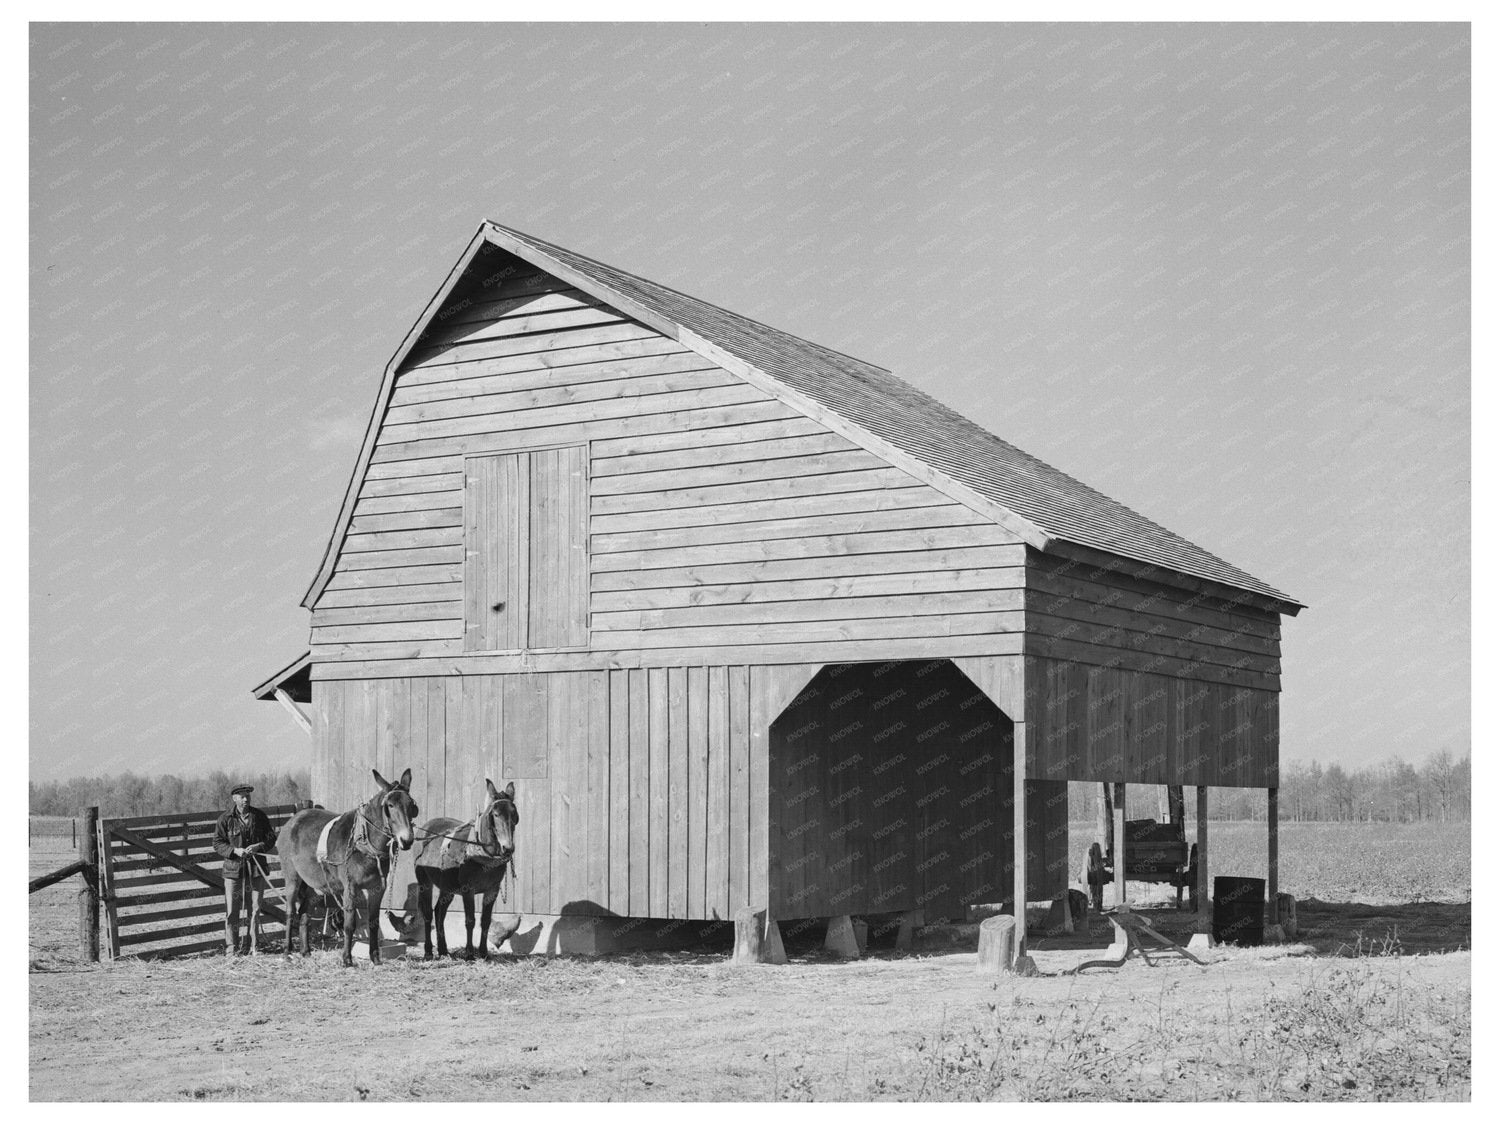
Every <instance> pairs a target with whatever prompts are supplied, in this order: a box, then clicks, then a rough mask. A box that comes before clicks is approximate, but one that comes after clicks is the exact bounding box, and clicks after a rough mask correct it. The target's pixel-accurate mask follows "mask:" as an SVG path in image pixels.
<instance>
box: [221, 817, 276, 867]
mask: <svg viewBox="0 0 1500 1124" xmlns="http://www.w3.org/2000/svg"><path fill="white" fill-rule="evenodd" d="M245 816H246V818H244V819H241V818H240V814H239V812H237V811H236V810H235V809H233V808H231V809H229V811H227V812H225V813H224V814H223V815H222V816H220V817H219V822H218V823H217V824H216V825H214V850H215V851H217V852H218V853H219V855H220V857H221V858H223V860H224V877H225V878H238V877H240V875H241V874H243V873H244V869H245V861H246V860H245V859H243V858H241V857H240V856H238V855H236V854H235V853H234V849H235V848H236V847H249V846H252V845H253V844H256V843H264V844H265V846H264V847H262V848H261V851H260V853H264V852H266V851H268V850H270V849H271V847H272V846H274V845H275V843H276V833H275V832H274V831H273V830H272V829H271V821H270V820H269V819H267V818H266V814H265V813H264V812H262V811H261V810H260V809H259V808H256V807H250V808H246V809H245ZM265 861H266V860H265V859H261V860H260V862H261V864H262V867H261V868H262V869H264V864H265Z"/></svg>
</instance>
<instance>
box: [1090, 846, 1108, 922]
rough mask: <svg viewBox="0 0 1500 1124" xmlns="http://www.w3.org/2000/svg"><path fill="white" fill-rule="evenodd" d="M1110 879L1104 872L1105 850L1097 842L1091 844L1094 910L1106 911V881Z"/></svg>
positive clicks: (1091, 896)
mask: <svg viewBox="0 0 1500 1124" xmlns="http://www.w3.org/2000/svg"><path fill="white" fill-rule="evenodd" d="M1106 881H1108V879H1107V878H1106V877H1105V872H1104V850H1103V849H1102V848H1101V847H1100V846H1099V844H1097V843H1090V844H1089V872H1088V883H1089V899H1090V900H1091V901H1092V902H1093V903H1094V912H1095V913H1102V912H1104V883H1105V882H1106Z"/></svg>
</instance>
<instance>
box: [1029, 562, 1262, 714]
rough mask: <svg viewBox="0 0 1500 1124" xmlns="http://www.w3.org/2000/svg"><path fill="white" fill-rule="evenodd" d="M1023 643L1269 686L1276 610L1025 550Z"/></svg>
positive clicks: (1071, 656) (1125, 664)
mask: <svg viewBox="0 0 1500 1124" xmlns="http://www.w3.org/2000/svg"><path fill="white" fill-rule="evenodd" d="M1026 586H1027V588H1026V603H1025V609H1026V629H1027V649H1026V650H1027V652H1028V654H1031V655H1037V656H1046V657H1050V658H1055V659H1066V660H1074V661H1078V662H1082V663H1089V664H1094V665H1098V666H1105V667H1109V666H1118V667H1122V668H1127V669H1133V670H1136V671H1141V672H1148V673H1149V672H1161V673H1165V674H1170V675H1172V676H1174V677H1178V678H1185V679H1196V680H1201V681H1204V682H1209V683H1219V684H1223V685H1226V686H1231V687H1244V688H1251V689H1255V690H1270V691H1274V690H1277V689H1279V687H1280V679H1279V676H1280V673H1281V660H1280V657H1281V648H1280V625H1279V617H1278V616H1277V615H1276V614H1274V613H1271V612H1267V611H1262V610H1258V609H1253V608H1249V607H1247V606H1244V605H1237V604H1234V603H1231V602H1228V601H1224V600H1220V599H1217V598H1212V597H1205V596H1198V595H1193V594H1189V593H1185V592H1183V591H1182V590H1179V589H1174V588H1172V587H1168V586H1163V585H1158V584H1156V583H1153V582H1149V581H1145V580H1143V579H1140V578H1137V577H1134V576H1132V575H1130V574H1126V573H1123V572H1120V571H1114V570H1106V569H1102V568H1099V567H1092V566H1085V565H1082V564H1079V563H1076V562H1069V561H1067V560H1064V559H1058V558H1054V557H1050V556H1047V555H1043V554H1041V553H1039V552H1037V551H1034V550H1030V549H1028V551H1027V574H1026Z"/></svg>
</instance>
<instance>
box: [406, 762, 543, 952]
mask: <svg viewBox="0 0 1500 1124" xmlns="http://www.w3.org/2000/svg"><path fill="white" fill-rule="evenodd" d="M484 787H485V793H486V797H487V799H486V802H485V806H484V807H483V808H482V809H481V810H480V812H479V814H478V815H476V816H475V817H474V818H473V820H471V821H470V822H468V823H462V822H460V821H459V820H453V819H447V818H446V817H442V816H439V817H438V818H437V819H433V820H428V821H427V822H426V823H425V824H423V825H422V828H421V830H422V832H423V837H422V841H421V842H420V843H419V844H417V852H416V866H417V904H418V905H419V906H420V907H421V910H422V958H423V959H424V960H431V959H432V915H433V905H432V893H433V891H434V890H435V891H436V892H437V945H438V955H439V956H447V955H448V937H447V934H446V933H444V932H443V922H444V920H445V919H446V918H447V916H448V907H449V906H450V905H452V904H453V898H454V896H455V895H458V896H460V897H462V898H463V900H464V958H465V959H466V960H472V959H473V958H474V895H476V894H480V895H482V896H483V900H482V904H481V912H480V918H479V958H480V959H481V960H488V959H489V955H490V951H489V937H490V917H491V915H492V914H493V913H494V910H495V898H496V897H497V896H499V894H500V890H501V887H502V885H503V884H504V880H505V875H506V871H507V870H508V869H509V867H510V865H511V863H512V861H513V860H514V859H515V854H516V824H518V823H520V822H521V816H520V813H519V812H517V811H516V786H515V782H514V781H513V782H511V783H510V784H508V785H506V786H505V788H504V790H503V791H502V790H500V789H497V788H496V787H495V784H494V782H493V781H491V780H489V779H488V778H486V779H485V782H484ZM509 935H510V934H509V933H507V934H506V936H507V937H508V936H509Z"/></svg>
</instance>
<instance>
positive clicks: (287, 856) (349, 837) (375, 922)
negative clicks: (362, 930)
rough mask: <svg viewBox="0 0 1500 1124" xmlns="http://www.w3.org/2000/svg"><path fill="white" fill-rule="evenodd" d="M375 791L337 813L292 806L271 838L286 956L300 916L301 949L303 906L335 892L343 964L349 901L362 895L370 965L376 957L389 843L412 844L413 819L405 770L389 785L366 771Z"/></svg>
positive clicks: (348, 962)
mask: <svg viewBox="0 0 1500 1124" xmlns="http://www.w3.org/2000/svg"><path fill="white" fill-rule="evenodd" d="M370 772H371V774H372V775H373V776H374V777H375V783H376V784H378V785H379V786H380V791H379V792H377V793H376V794H375V795H374V796H372V797H370V799H369V800H367V801H365V803H364V804H362V805H360V806H359V807H358V808H355V809H353V810H351V811H348V812H344V813H343V814H342V815H336V814H335V813H333V812H328V811H324V810H323V809H322V808H309V809H307V810H305V811H302V812H298V813H297V814H296V815H295V816H293V817H292V818H291V819H289V820H288V821H287V822H286V825H285V826H284V827H283V828H282V829H281V834H280V835H279V836H277V838H276V853H277V854H278V855H279V856H280V857H281V870H282V874H283V876H284V877H285V879H286V891H285V893H286V955H287V956H291V954H292V929H293V926H294V923H295V921H296V920H298V919H299V918H300V920H301V922H302V955H303V956H307V955H309V953H310V951H311V950H310V949H309V947H308V943H307V907H308V905H309V904H310V903H311V901H312V896H313V895H314V894H330V893H333V891H334V890H335V889H337V891H338V899H339V905H340V908H341V909H342V910H343V915H344V921H343V927H344V967H346V968H352V967H353V966H354V957H353V951H354V923H355V920H356V917H355V908H354V907H355V900H356V897H357V895H358V894H359V893H360V892H363V893H364V896H365V917H366V918H368V920H369V927H370V963H372V964H379V963H380V903H381V902H382V901H383V900H384V898H385V884H386V879H387V878H388V877H389V876H390V868H391V859H392V857H393V855H394V848H395V847H400V848H401V849H402V850H403V851H405V850H407V849H409V848H410V847H411V844H412V838H413V833H412V821H413V820H414V819H416V816H417V802H416V801H415V800H413V799H412V798H411V770H410V769H407V770H406V771H405V772H404V773H402V774H401V779H400V780H399V781H397V782H396V783H395V784H391V783H390V782H389V781H388V780H386V779H385V778H384V777H382V776H381V775H380V773H379V772H378V771H376V770H374V769H371V770H370ZM325 828H327V845H326V851H325V854H324V855H323V856H322V857H321V858H320V857H319V855H318V842H319V840H320V839H321V838H322V837H323V834H324V829H325Z"/></svg>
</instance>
